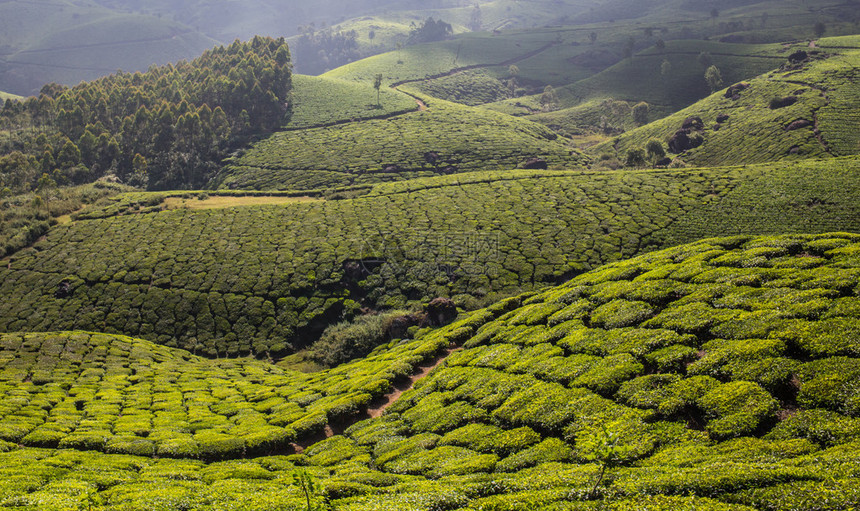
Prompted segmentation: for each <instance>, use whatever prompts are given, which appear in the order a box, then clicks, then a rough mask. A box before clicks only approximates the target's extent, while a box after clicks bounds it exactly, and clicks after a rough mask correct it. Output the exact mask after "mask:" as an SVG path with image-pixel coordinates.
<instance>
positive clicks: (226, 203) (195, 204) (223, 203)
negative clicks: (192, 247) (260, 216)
mask: <svg viewBox="0 0 860 511" xmlns="http://www.w3.org/2000/svg"><path fill="white" fill-rule="evenodd" d="M321 200H323V199H320V198H316V197H276V196H271V195H262V196H256V197H232V196H224V195H219V196H214V197H209V198H207V199H203V200H200V199H197V198H190V199H186V198H183V197H170V198H168V199H166V200H165V201H164V204H165V207H166V209H221V208H233V207H238V206H262V205H268V204H289V203H293V202H314V201H321Z"/></svg>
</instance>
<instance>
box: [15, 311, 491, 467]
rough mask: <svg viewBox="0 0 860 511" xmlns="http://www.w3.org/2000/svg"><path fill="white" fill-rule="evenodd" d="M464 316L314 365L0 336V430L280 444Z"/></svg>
mask: <svg viewBox="0 0 860 511" xmlns="http://www.w3.org/2000/svg"><path fill="white" fill-rule="evenodd" d="M477 317H478V318H484V319H486V318H487V317H492V316H486V315H479V316H477ZM472 323H474V320H471V321H470V320H468V319H466V320H463V321H461V322H459V323H457V324H455V325H452V326H449V327H447V328H446V329H442V330H436V331H433V332H431V333H429V334H427V335H424V336H422V337H420V338H419V339H418V340H416V341H404V342H400V343H397V342H395V343H392V344H391V345H388V346H382V347H381V348H379V349H377V350H376V351H375V352H373V353H371V354H370V355H369V356H367V357H366V358H364V359H362V360H360V361H356V362H352V363H346V364H342V365H340V366H338V367H337V368H335V369H332V370H327V371H324V372H321V373H315V374H304V373H299V372H294V371H284V370H281V369H279V368H278V367H277V366H275V365H273V364H270V363H267V362H262V361H257V360H255V359H229V360H217V361H214V360H208V359H203V358H200V357H197V356H194V355H191V354H190V353H188V352H186V351H182V350H177V349H172V348H166V347H163V346H158V345H156V344H153V343H151V342H149V341H144V340H141V339H133V338H129V337H121V336H113V335H106V334H96V333H90V332H81V331H76V332H54V333H40V334H29V333H28V334H0V361H2V364H0V367H2V369H0V388H2V391H3V395H4V396H5V397H4V400H3V403H2V405H0V416H2V419H0V440H2V441H3V442H14V443H19V444H21V445H26V446H32V447H47V448H57V447H59V448H63V449H66V448H73V449H81V450H98V451H102V452H106V453H119V454H134V455H143V456H158V457H168V458H195V459H196V458H200V459H204V460H210V461H211V460H221V459H227V458H236V457H242V456H258V455H261V454H273V453H274V454H280V453H291V452H293V450H294V448H295V445H294V444H292V442H296V441H304V440H307V439H308V438H311V437H312V436H313V435H314V434H317V433H321V432H322V431H323V429H324V428H325V427H326V426H327V425H328V423H329V422H330V421H333V422H340V421H343V420H348V419H351V418H353V417H355V416H358V415H360V413H361V412H362V411H364V410H365V409H366V408H367V406H368V404H369V403H371V401H372V400H373V399H375V398H378V397H380V396H381V395H383V394H385V393H386V392H388V391H389V389H390V387H391V384H392V383H393V382H394V380H395V379H397V378H399V377H403V376H406V375H409V374H411V373H412V372H413V369H414V367H415V366H417V365H418V364H419V363H421V362H423V361H424V360H425V359H428V358H430V357H432V356H433V355H435V354H436V352H438V351H439V350H441V349H443V348H445V347H446V346H448V344H449V343H450V340H449V338H450V336H451V335H452V334H451V332H452V331H453V332H457V333H458V334H459V335H463V333H464V332H466V331H469V330H468V329H469V327H470V325H471V324H472ZM472 330H474V329H472ZM4 445H5V444H4Z"/></svg>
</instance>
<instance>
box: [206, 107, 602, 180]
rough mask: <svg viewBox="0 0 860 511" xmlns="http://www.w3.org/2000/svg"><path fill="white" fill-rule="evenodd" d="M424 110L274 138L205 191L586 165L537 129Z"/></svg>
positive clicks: (483, 114) (490, 117)
mask: <svg viewBox="0 0 860 511" xmlns="http://www.w3.org/2000/svg"><path fill="white" fill-rule="evenodd" d="M422 104H423V103H422ZM428 104H429V108H428V109H424V110H421V111H416V112H412V113H408V114H405V115H400V116H395V117H391V118H388V119H376V120H367V121H362V122H350V123H346V124H339V125H335V126H328V127H323V128H314V129H303V130H293V131H284V132H281V133H276V134H274V135H272V136H271V137H269V138H268V139H266V140H263V141H261V142H259V143H257V144H255V145H254V147H253V148H252V149H250V150H249V151H248V152H247V153H245V154H244V155H242V156H241V157H239V158H237V159H235V160H233V161H232V162H231V164H230V165H228V166H227V167H225V168H224V169H222V171H221V172H220V173H219V174H218V175H217V176H216V177H215V178H214V180H213V181H212V182H211V183H210V186H211V187H213V188H233V189H253V190H272V189H275V190H277V189H281V190H284V189H286V190H308V189H320V188H338V187H344V186H351V185H357V184H369V183H378V182H384V181H395V180H402V179H411V178H415V177H426V176H433V175H440V174H451V173H459V172H473V171H477V170H498V169H507V168H515V167H517V166H518V165H521V164H523V163H525V162H527V161H528V160H530V159H533V158H541V159H543V160H545V162H546V163H547V164H549V165H552V166H553V167H556V168H562V167H567V168H570V167H576V166H581V165H584V164H585V163H586V161H587V160H586V159H585V158H584V157H583V156H582V155H581V154H580V153H579V152H577V151H574V150H572V149H570V148H569V147H567V144H566V142H565V141H564V140H561V139H559V137H558V136H557V135H556V134H555V133H553V132H552V131H550V130H548V129H546V128H545V127H543V126H540V125H539V124H535V123H532V122H529V121H523V120H520V119H514V118H511V117H509V116H506V115H503V114H498V113H496V112H487V111H484V110H480V109H475V108H469V107H465V106H461V105H456V104H453V103H448V102H445V101H441V100H432V101H428ZM413 105H415V102H414V101H413Z"/></svg>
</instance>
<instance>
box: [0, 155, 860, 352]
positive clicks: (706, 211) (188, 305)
mask: <svg viewBox="0 0 860 511" xmlns="http://www.w3.org/2000/svg"><path fill="white" fill-rule="evenodd" d="M858 168H860V167H858V161H857V160H856V158H848V159H834V160H831V161H824V162H804V163H800V164H793V165H785V164H771V165H763V166H755V167H747V168H739V167H735V168H723V169H708V170H700V171H638V172H606V173H595V172H589V173H571V172H564V171H507V172H504V171H499V172H478V173H470V174H462V175H455V176H446V177H439V178H427V179H418V180H412V181H406V182H397V183H389V184H384V185H377V186H376V187H374V189H372V190H370V192H369V193H368V194H367V195H364V196H361V197H358V198H354V199H345V200H327V201H316V202H306V203H293V204H285V205H270V206H249V207H236V208H226V209H212V210H176V211H165V212H155V213H151V214H140V215H121V216H115V217H113V216H107V217H105V218H99V219H94V220H86V221H83V220H79V221H78V222H77V223H74V224H71V225H65V226H58V227H56V228H54V230H52V231H51V232H50V233H49V234H48V236H47V238H46V239H45V240H44V241H41V242H40V243H38V244H37V245H36V247H35V250H29V251H24V252H21V253H19V254H16V256H15V257H14V258H13V260H11V261H9V262H8V264H6V265H4V266H3V267H0V292H2V293H3V296H7V297H14V299H9V300H4V301H2V302H0V330H4V331H27V330H38V331H48V330H74V329H85V330H91V331H100V332H111V333H122V334H125V335H131V336H135V337H143V338H146V339H149V340H153V341H158V342H160V343H163V344H167V345H171V346H177V347H181V348H184V349H187V350H190V351H193V352H195V353H198V354H204V355H207V356H216V355H220V356H237V355H241V354H247V353H256V354H266V353H267V352H268V353H274V354H278V353H285V352H288V351H290V350H291V348H292V347H299V346H303V345H306V344H308V343H310V342H312V341H313V340H314V337H315V335H316V334H318V333H319V332H321V331H322V329H323V328H324V327H325V326H326V325H328V324H331V323H333V322H337V321H340V320H341V318H342V317H349V316H351V315H352V314H354V313H355V312H357V311H358V310H359V309H360V308H361V307H370V308H373V309H388V308H402V307H406V306H408V305H409V304H410V303H415V302H424V303H427V302H429V301H430V300H432V299H433V298H435V297H437V296H448V297H453V298H454V299H455V301H456V302H457V304H458V305H459V306H462V307H466V308H476V307H478V306H480V305H481V304H485V303H490V302H492V301H493V300H495V299H496V298H498V297H500V296H504V295H512V294H516V293H518V292H521V291H523V290H527V289H534V288H540V287H543V286H546V285H549V284H556V283H558V282H560V281H561V280H563V279H565V278H568V277H570V276H572V275H575V274H578V273H581V272H583V271H586V270H588V269H591V268H595V267H598V266H599V265H601V264H603V263H605V262H609V261H615V260H619V259H622V258H625V257H630V256H633V255H635V254H637V253H640V252H642V251H645V250H649V249H653V248H660V247H665V246H670V245H674V244H677V243H682V242H689V241H692V240H695V239H698V238H700V237H701V236H703V235H704V233H708V232H711V233H715V234H721V235H725V234H735V233H740V232H753V233H762V234H765V233H778V232H785V231H786V230H789V229H790V230H793V231H796V232H820V231H837V230H844V231H852V230H857V226H858V225H860V205H858V203H857V201H856V197H857V196H858V195H860V184H858V183H860V181H858V180H857V179H856V177H855V176H856V173H857V171H858ZM134 197H135V199H134V200H135V201H138V203H139V201H144V200H146V197H147V196H146V195H144V196H138V195H135V196H134ZM153 197H154V199H153V200H154V201H155V199H157V200H161V199H160V198H159V197H160V196H153ZM120 203H122V201H120ZM129 203H130V202H129ZM825 204H826V206H825ZM152 207H153V208H157V207H160V206H158V205H155V206H152ZM111 208H113V209H111ZM118 208H121V207H120V206H118V205H116V206H110V207H109V208H108V209H110V210H111V211H117V210H118ZM109 214H110V211H108V212H105V213H104V215H100V214H99V213H98V212H94V211H91V212H88V215H89V217H98V216H105V215H109ZM803 262H804V261H803V260H801V261H799V262H797V264H800V263H803ZM655 292H657V290H655ZM631 307H632V308H628V309H625V314H632V315H633V316H634V317H635V315H636V314H642V313H647V312H648V310H647V309H642V310H638V309H637V308H636V307H637V306H636V305H635V304H633V305H632V306H631ZM637 311H638V312H637ZM605 312H606V316H607V318H611V317H612V316H614V315H616V314H617V313H620V312H621V311H620V310H618V311H611V310H607V311H605ZM607 324H609V323H607Z"/></svg>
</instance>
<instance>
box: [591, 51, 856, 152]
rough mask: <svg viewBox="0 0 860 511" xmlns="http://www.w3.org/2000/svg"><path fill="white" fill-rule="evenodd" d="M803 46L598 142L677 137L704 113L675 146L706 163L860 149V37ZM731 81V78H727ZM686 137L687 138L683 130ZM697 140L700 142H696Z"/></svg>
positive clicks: (619, 144)
mask: <svg viewBox="0 0 860 511" xmlns="http://www.w3.org/2000/svg"><path fill="white" fill-rule="evenodd" d="M817 47H818V48H807V49H806V50H799V51H798V52H796V53H793V54H792V55H790V56H789V57H791V60H786V62H785V65H784V66H782V67H781V68H780V69H779V70H775V71H772V72H770V73H767V74H764V75H761V76H759V77H757V78H754V79H751V80H747V81H744V82H741V83H738V84H733V85H730V87H729V88H728V89H720V90H719V91H717V92H716V93H715V94H713V95H711V96H710V97H708V98H707V99H704V100H702V101H701V102H698V103H696V104H694V105H692V106H690V107H688V108H686V109H684V110H681V111H680V112H678V113H676V114H673V115H670V116H668V117H666V118H663V119H660V120H658V121H655V122H653V123H651V124H649V125H647V126H643V127H641V128H638V129H636V130H633V131H631V132H629V133H625V134H623V135H621V136H619V137H617V138H616V139H613V140H612V141H609V142H606V143H605V144H603V145H601V146H598V147H597V148H596V150H597V151H617V152H618V153H619V154H622V155H623V154H624V153H625V152H626V151H627V150H630V149H633V148H636V147H644V146H645V143H646V142H647V141H648V140H649V139H651V138H656V139H658V140H661V141H666V142H668V141H669V140H670V139H671V138H675V139H676V140H679V136H678V135H676V133H679V130H682V129H683V125H684V124H685V120H686V119H698V120H699V121H701V125H699V124H698V122H699V121H695V124H696V125H697V126H696V127H693V128H692V129H688V130H686V132H685V134H684V136H686V137H687V139H688V140H695V142H689V143H686V144H684V143H682V142H683V141H682V140H679V141H678V142H675V143H674V144H675V147H676V149H675V150H671V147H672V146H671V145H670V150H671V152H672V153H675V154H680V157H681V158H682V159H683V160H684V161H685V162H687V163H689V164H693V165H700V166H708V165H721V164H725V163H727V162H729V161H731V162H733V163H757V162H763V161H774V160H780V159H803V158H809V157H831V156H843V155H848V154H855V153H856V152H857V151H858V150H860V138H858V134H857V130H855V129H853V126H856V124H857V120H856V118H855V117H856V108H855V107H856V105H857V103H858V101H860V90H858V88H857V86H856V83H857V80H858V66H860V51H858V48H860V40H858V38H857V37H841V38H828V39H823V40H821V41H819V43H818V45H817ZM727 83H730V82H727ZM680 138H683V137H680ZM694 144H699V145H697V146H696V147H692V146H693V145H694Z"/></svg>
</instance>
